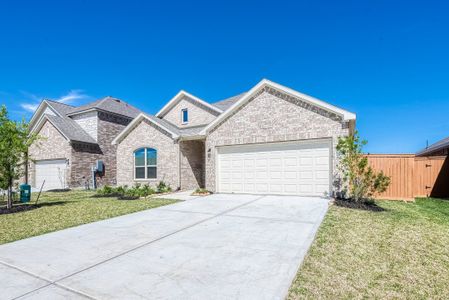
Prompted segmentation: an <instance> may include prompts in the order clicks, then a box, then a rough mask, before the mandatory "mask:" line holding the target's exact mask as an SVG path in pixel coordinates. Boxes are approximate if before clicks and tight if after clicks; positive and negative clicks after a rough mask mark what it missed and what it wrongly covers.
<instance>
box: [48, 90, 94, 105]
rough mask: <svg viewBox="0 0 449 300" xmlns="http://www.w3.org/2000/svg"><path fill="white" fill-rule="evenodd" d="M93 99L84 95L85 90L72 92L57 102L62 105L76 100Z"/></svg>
mask: <svg viewBox="0 0 449 300" xmlns="http://www.w3.org/2000/svg"><path fill="white" fill-rule="evenodd" d="M86 98H91V97H90V96H88V95H86V94H83V90H71V91H69V92H68V93H67V94H66V95H64V96H61V97H59V98H58V99H56V100H55V101H58V102H62V103H71V102H74V101H76V100H81V99H86Z"/></svg>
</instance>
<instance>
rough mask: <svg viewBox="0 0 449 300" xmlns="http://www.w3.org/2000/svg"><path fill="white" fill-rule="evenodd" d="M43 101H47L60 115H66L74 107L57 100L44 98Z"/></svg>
mask: <svg viewBox="0 0 449 300" xmlns="http://www.w3.org/2000/svg"><path fill="white" fill-rule="evenodd" d="M45 101H47V103H48V104H49V105H50V106H51V107H52V108H54V109H55V110H56V111H57V112H58V113H59V114H60V115H62V116H65V115H67V114H68V113H70V112H71V111H72V110H74V109H75V108H76V107H75V106H72V105H68V104H65V103H61V102H57V101H53V100H48V99H46V100H45Z"/></svg>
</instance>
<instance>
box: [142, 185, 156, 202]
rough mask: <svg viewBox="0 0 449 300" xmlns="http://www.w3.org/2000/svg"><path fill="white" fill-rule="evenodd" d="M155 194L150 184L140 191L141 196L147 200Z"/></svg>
mask: <svg viewBox="0 0 449 300" xmlns="http://www.w3.org/2000/svg"><path fill="white" fill-rule="evenodd" d="M154 193H155V191H154V189H153V188H152V187H150V186H149V185H148V184H145V185H144V186H142V188H141V189H140V196H141V197H145V199H147V197H148V196H150V195H152V194H154Z"/></svg>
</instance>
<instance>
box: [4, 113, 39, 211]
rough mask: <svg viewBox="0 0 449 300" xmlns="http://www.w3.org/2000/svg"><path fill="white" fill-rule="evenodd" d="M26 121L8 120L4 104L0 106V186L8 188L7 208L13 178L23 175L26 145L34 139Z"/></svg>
mask: <svg viewBox="0 0 449 300" xmlns="http://www.w3.org/2000/svg"><path fill="white" fill-rule="evenodd" d="M28 129H29V126H28V123H26V122H25V121H23V120H22V121H21V122H16V121H13V120H10V119H9V117H8V111H7V109H6V106H4V105H3V106H2V107H1V108H0V188H1V189H4V190H8V201H7V208H8V209H10V208H12V202H13V199H12V188H13V184H14V180H17V179H19V178H20V176H21V175H23V173H24V170H23V166H24V164H25V163H27V159H28V154H27V153H28V147H29V146H30V145H31V143H33V141H35V140H36V138H37V136H36V135H35V134H30V133H29V130H28Z"/></svg>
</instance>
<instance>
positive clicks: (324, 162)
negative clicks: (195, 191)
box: [217, 141, 331, 196]
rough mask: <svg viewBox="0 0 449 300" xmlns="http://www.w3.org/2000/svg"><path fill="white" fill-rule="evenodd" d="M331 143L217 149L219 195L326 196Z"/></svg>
mask: <svg viewBox="0 0 449 300" xmlns="http://www.w3.org/2000/svg"><path fill="white" fill-rule="evenodd" d="M330 165H331V163H330V142H329V141H325V142H323V141H319V142H317V141H314V142H311V141H308V142H295V143H275V144H258V145H245V146H229V147H220V148H218V166H217V167H218V178H217V181H218V182H217V183H218V192H221V193H250V194H280V195H303V196H323V195H325V194H327V193H328V192H329V188H330V171H331V170H330Z"/></svg>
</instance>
